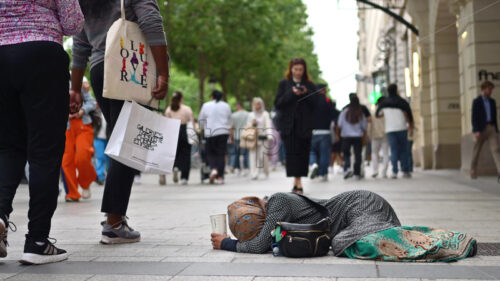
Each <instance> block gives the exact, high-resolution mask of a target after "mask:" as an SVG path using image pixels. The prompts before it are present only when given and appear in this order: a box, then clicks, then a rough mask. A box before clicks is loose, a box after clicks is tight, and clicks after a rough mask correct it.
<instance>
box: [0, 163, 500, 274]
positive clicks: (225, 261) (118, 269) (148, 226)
mask: <svg viewBox="0 0 500 281" xmlns="http://www.w3.org/2000/svg"><path fill="white" fill-rule="evenodd" d="M198 175H199V171H197V170H194V171H192V173H191V179H190V184H189V185H188V186H180V185H175V184H172V183H171V177H170V178H168V180H167V182H168V185H167V186H159V185H158V184H157V182H158V176H154V175H144V176H143V178H142V184H141V185H136V186H134V188H133V191H132V198H131V203H130V207H129V213H128V216H129V217H130V225H131V226H132V227H134V228H135V229H137V230H139V231H140V232H141V234H142V241H141V242H140V243H135V244H130V245H115V246H109V245H100V244H99V243H98V241H99V239H100V231H101V227H100V224H99V222H100V221H102V220H103V215H102V214H101V213H100V212H99V210H100V203H101V202H100V199H101V196H102V190H103V188H102V187H100V186H97V185H93V186H92V198H91V199H90V200H84V201H81V202H79V203H65V202H64V196H60V198H59V207H58V209H57V211H56V214H55V216H54V219H53V230H52V233H51V236H53V237H55V238H57V240H58V243H57V245H58V246H60V247H62V248H64V249H66V250H67V251H68V252H69V253H70V254H71V256H70V258H69V260H68V261H66V262H63V263H58V264H52V265H45V266H29V267H27V266H21V265H19V264H18V263H17V259H19V258H20V256H21V253H22V248H23V243H24V234H25V232H26V223H27V219H26V214H27V206H28V195H27V191H28V189H27V188H26V186H21V187H20V188H19V190H18V192H17V196H16V199H15V202H14V213H13V214H12V215H11V220H12V221H14V222H15V223H16V224H17V226H18V231H17V232H16V233H9V243H10V245H11V246H10V247H9V248H8V251H9V255H8V257H7V259H6V260H0V279H2V278H7V279H8V280H92V281H95V280H120V281H127V280H141V281H142V280H173V281H178V280H248V281H250V280H254V281H264V280H269V281H270V280H293V281H299V280H313V281H320V280H337V281H344V280H377V278H378V280H387V278H393V279H392V280H430V279H455V280H456V279H473V280H498V279H500V250H499V251H497V253H496V256H491V255H490V256H487V255H481V252H480V253H479V254H480V256H478V257H475V258H470V259H466V260H464V261H460V262H457V263H449V264H444V263H438V264H403V263H388V262H374V261H361V260H350V259H346V258H337V257H333V256H328V257H321V258H311V259H289V258H283V257H273V256H272V255H271V254H265V255H252V254H238V253H232V252H225V251H215V250H212V249H211V245H210V241H209V237H210V222H209V218H208V216H209V215H210V214H216V213H225V212H226V208H227V205H228V204H229V203H230V202H232V201H234V200H236V199H238V198H241V197H243V196H246V195H257V196H264V195H270V194H272V193H274V192H288V191H290V189H291V187H292V186H291V180H290V179H286V178H285V176H284V175H285V172H284V170H283V169H278V171H276V172H273V173H272V174H271V176H270V178H269V179H268V180H258V181H251V180H250V179H249V178H238V177H237V176H236V175H228V176H227V179H226V184H225V185H223V186H213V185H208V184H205V185H201V184H200V180H199V176H198ZM352 189H367V190H371V191H374V192H377V193H379V194H380V195H382V196H383V197H385V198H386V199H387V200H388V201H389V202H390V203H391V204H392V205H393V206H394V208H395V210H396V212H397V214H398V216H399V218H400V220H401V222H402V224H403V225H426V226H437V227H442V228H447V229H450V230H456V231H462V232H468V233H470V234H472V235H473V236H474V237H475V238H476V239H478V241H479V242H480V243H500V184H498V183H496V178H482V179H479V180H476V181H472V180H470V179H468V178H466V177H464V176H462V175H460V174H459V173H458V171H453V170H449V171H448V170H445V171H430V172H416V173H415V174H414V177H413V179H411V180H407V179H398V180H392V179H371V178H369V179H365V180H362V181H358V182H356V181H353V180H348V181H344V180H343V179H342V177H341V175H335V176H334V177H333V178H331V177H330V181H329V182H327V183H322V182H319V181H312V182H311V181H310V180H306V181H305V194H306V195H308V196H311V197H317V198H329V197H331V196H333V195H335V194H338V193H340V192H343V191H347V190H352ZM498 245H499V246H500V244H498ZM492 246H495V245H493V244H492ZM484 253H485V252H484ZM278 277H282V278H278ZM352 278H355V279H352ZM356 278H358V279H356ZM366 278H368V279H366ZM372 278H373V279H372ZM389 280H391V279H389Z"/></svg>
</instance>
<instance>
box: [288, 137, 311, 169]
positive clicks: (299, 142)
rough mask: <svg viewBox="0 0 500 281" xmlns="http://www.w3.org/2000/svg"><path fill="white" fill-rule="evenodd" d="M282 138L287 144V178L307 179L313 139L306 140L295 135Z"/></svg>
mask: <svg viewBox="0 0 500 281" xmlns="http://www.w3.org/2000/svg"><path fill="white" fill-rule="evenodd" d="M281 138H282V139H283V143H284V144H285V155H286V159H285V161H286V162H285V163H286V176H287V177H296V178H298V177H307V174H308V172H309V153H310V151H311V138H304V137H301V136H299V135H297V134H295V133H292V134H291V135H282V136H281Z"/></svg>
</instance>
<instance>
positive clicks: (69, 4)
mask: <svg viewBox="0 0 500 281" xmlns="http://www.w3.org/2000/svg"><path fill="white" fill-rule="evenodd" d="M55 3H56V7H57V16H58V18H59V23H60V24H61V29H62V33H63V35H66V36H70V35H75V34H78V32H80V31H81V30H82V28H83V24H84V23H85V20H84V18H83V13H82V10H81V9H80V4H79V3H78V0H55Z"/></svg>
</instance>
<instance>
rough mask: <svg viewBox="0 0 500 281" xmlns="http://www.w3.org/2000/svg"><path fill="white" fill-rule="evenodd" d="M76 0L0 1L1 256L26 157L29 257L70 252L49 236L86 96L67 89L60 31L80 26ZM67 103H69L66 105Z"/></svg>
mask: <svg viewBox="0 0 500 281" xmlns="http://www.w3.org/2000/svg"><path fill="white" fill-rule="evenodd" d="M83 22H84V18H83V15H82V12H81V10H80V6H79V4H78V1H77V0H66V1H57V0H43V1H31V0H18V1H2V4H0V34H1V36H0V65H1V67H0V77H2V83H0V258H3V257H6V256H7V248H6V246H7V244H8V243H7V229H8V228H9V226H10V227H11V229H15V227H14V226H13V224H12V223H11V222H9V216H10V214H11V212H12V202H13V200H14V196H15V194H16V190H17V187H18V186H19V182H20V181H21V178H22V177H23V174H24V168H25V166H26V162H28V163H29V176H28V177H29V195H30V202H29V210H28V233H27V234H26V240H25V243H24V253H23V255H22V257H21V259H20V262H21V263H24V264H44V263H51V262H58V261H62V260H65V259H67V258H68V254H67V252H66V251H65V250H63V249H60V248H57V247H55V246H54V244H53V242H51V241H50V240H49V239H48V237H49V233H50V229H51V221H52V216H53V215H54V211H55V210H56V208H57V197H58V195H59V184H58V182H59V174H60V171H61V161H62V156H63V153H64V142H65V131H66V125H67V121H68V114H69V113H70V110H69V109H71V113H75V112H78V111H79V110H80V106H81V97H80V96H77V95H74V94H72V95H68V91H69V87H68V86H69V84H68V81H69V72H68V67H69V58H68V54H67V53H66V52H65V51H64V49H63V47H62V42H63V35H67V36H71V35H73V34H76V33H78V32H80V30H81V29H82V26H83ZM68 105H69V106H68Z"/></svg>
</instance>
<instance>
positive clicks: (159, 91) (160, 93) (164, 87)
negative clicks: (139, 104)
mask: <svg viewBox="0 0 500 281" xmlns="http://www.w3.org/2000/svg"><path fill="white" fill-rule="evenodd" d="M167 92H168V74H160V75H159V76H158V81H156V88H154V89H153V91H152V92H151V95H152V96H153V97H154V98H155V99H157V100H162V99H164V98H165V95H166V94H167Z"/></svg>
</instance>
